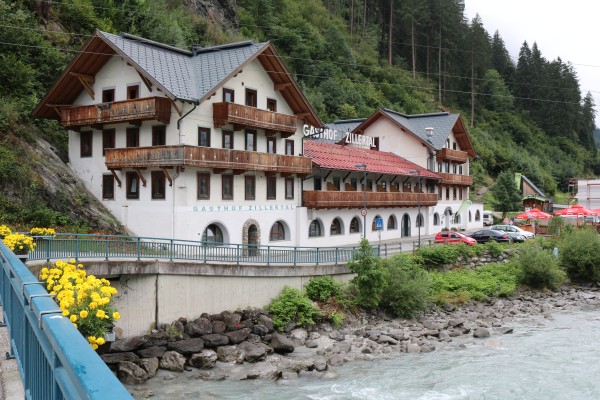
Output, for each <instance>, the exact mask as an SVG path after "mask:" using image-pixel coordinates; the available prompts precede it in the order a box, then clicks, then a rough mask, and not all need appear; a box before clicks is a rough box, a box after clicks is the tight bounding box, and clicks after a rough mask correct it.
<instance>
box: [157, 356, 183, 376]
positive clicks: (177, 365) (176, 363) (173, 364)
mask: <svg viewBox="0 0 600 400" xmlns="http://www.w3.org/2000/svg"><path fill="white" fill-rule="evenodd" d="M184 365H185V357H184V356H182V355H181V354H179V353H178V352H176V351H167V352H165V354H163V356H162V358H161V359H160V368H162V369H166V370H168V371H173V372H183V367H184Z"/></svg>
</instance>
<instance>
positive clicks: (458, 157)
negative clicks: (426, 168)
mask: <svg viewBox="0 0 600 400" xmlns="http://www.w3.org/2000/svg"><path fill="white" fill-rule="evenodd" d="M435 159H436V160H437V161H438V162H440V161H452V162H456V163H460V164H463V163H466V162H467V161H469V155H468V153H467V152H466V151H462V150H452V149H448V148H446V147H444V148H443V149H442V150H440V151H438V152H437V154H436V156H435Z"/></svg>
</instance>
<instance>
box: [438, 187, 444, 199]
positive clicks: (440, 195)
mask: <svg viewBox="0 0 600 400" xmlns="http://www.w3.org/2000/svg"><path fill="white" fill-rule="evenodd" d="M443 191H444V189H443V188H442V187H441V186H438V200H442V192H443Z"/></svg>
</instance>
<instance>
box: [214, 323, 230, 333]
mask: <svg viewBox="0 0 600 400" xmlns="http://www.w3.org/2000/svg"><path fill="white" fill-rule="evenodd" d="M211 325H212V333H223V332H225V330H227V325H225V322H223V321H212V322H211Z"/></svg>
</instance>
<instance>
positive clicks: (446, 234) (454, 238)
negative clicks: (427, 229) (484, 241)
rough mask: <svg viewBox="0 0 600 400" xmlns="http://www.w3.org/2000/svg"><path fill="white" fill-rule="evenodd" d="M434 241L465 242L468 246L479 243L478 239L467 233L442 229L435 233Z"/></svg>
mask: <svg viewBox="0 0 600 400" xmlns="http://www.w3.org/2000/svg"><path fill="white" fill-rule="evenodd" d="M434 243H441V244H450V243H451V244H460V243H464V244H466V245H468V246H473V245H474V244H476V243H477V241H476V240H475V239H473V238H470V237H468V236H466V235H463V234H462V233H460V232H454V231H441V232H439V233H438V234H437V235H435V239H434Z"/></svg>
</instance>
